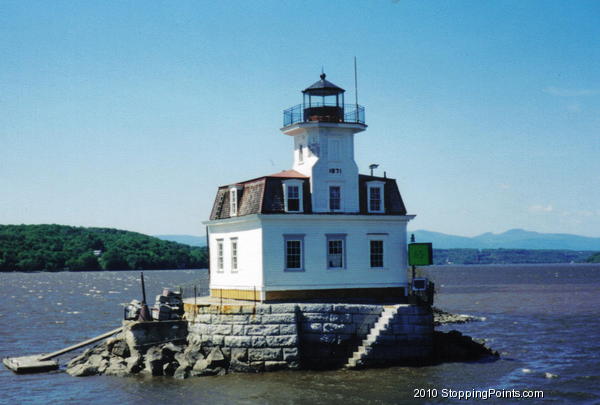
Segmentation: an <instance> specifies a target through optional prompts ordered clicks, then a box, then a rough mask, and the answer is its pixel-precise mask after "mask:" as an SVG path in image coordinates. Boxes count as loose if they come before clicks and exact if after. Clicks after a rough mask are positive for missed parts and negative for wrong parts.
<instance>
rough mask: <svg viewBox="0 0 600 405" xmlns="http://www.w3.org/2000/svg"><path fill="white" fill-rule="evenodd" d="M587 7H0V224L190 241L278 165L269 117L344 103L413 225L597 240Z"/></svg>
mask: <svg viewBox="0 0 600 405" xmlns="http://www.w3.org/2000/svg"><path fill="white" fill-rule="evenodd" d="M598 21H600V2H598V1H570V2H567V1H550V0H544V1H534V0H531V1H520V0H517V1H508V0H506V1H489V2H481V1H427V0H425V1H416V0H413V1H405V0H400V1H379V0H373V1H328V2H316V1H295V2H292V1H290V2H281V1H252V2H246V1H239V2H196V1H189V2H186V1H176V2H175V1H164V2H160V1H156V2H142V1H105V2H81V1H52V2H48V1H40V2H35V1H27V2H22V1H6V0H2V1H0V111H1V113H0V223H3V224H18V223H60V224H70V225H81V226H106V227H116V228H121V229H128V230H134V231H139V232H143V233H148V234H169V233H170V234H178V233H188V234H197V235H199V234H203V232H204V229H203V226H202V224H201V222H202V221H203V220H206V219H207V217H208V215H209V212H210V209H211V207H212V201H213V197H214V194H215V191H216V188H217V187H218V186H219V185H222V184H228V183H232V182H236V181H241V180H244V179H249V178H253V177H258V176H261V175H265V174H270V173H274V172H277V171H280V170H283V169H288V168H289V167H290V166H291V163H292V156H291V149H292V141H291V139H289V137H286V136H285V135H282V134H281V133H280V132H279V127H280V126H281V122H282V110H283V109H285V108H287V107H289V106H292V105H295V104H297V103H299V102H300V101H301V94H300V90H301V89H303V88H305V87H306V86H308V85H310V84H311V83H312V82H314V81H315V80H317V79H318V75H319V73H320V71H321V66H324V67H325V71H326V73H327V75H328V79H330V80H331V81H332V82H334V83H336V84H338V85H339V86H341V87H344V88H346V89H347V90H348V92H347V97H348V98H349V99H353V97H354V92H353V57H354V56H356V57H357V58H358V65H359V103H360V104H363V105H365V107H366V117H367V123H368V125H369V128H368V130H367V131H366V132H363V133H361V134H358V135H357V139H356V158H357V163H358V165H359V168H360V169H361V171H362V172H367V171H368V169H367V168H368V165H369V164H370V163H378V164H380V169H379V173H380V174H382V172H383V170H385V171H386V172H387V175H388V176H389V177H394V178H396V179H397V181H398V184H399V185H400V189H401V192H402V195H403V198H404V200H405V203H406V205H407V207H408V210H409V212H410V213H413V214H417V218H416V219H415V220H414V221H413V223H411V228H412V229H428V230H433V231H439V232H445V233H452V234H458V235H466V236H471V235H476V234H479V233H483V232H487V231H492V232H502V231H505V230H507V229H511V228H516V227H519V228H525V229H529V230H534V231H539V232H564V233H576V234H581V235H587V236H600V42H599V38H600V24H598Z"/></svg>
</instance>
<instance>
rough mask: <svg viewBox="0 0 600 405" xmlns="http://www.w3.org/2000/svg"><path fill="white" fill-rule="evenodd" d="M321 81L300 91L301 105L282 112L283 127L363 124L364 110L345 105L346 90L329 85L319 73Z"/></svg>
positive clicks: (323, 74)
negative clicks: (312, 124)
mask: <svg viewBox="0 0 600 405" xmlns="http://www.w3.org/2000/svg"><path fill="white" fill-rule="evenodd" d="M320 77H321V80H318V81H316V82H314V83H313V84H312V85H310V86H309V87H307V88H306V89H304V90H302V95H303V99H302V104H301V105H297V106H294V107H290V108H288V109H287V110H285V111H284V112H283V125H284V126H288V125H292V124H295V123H298V122H336V123H355V124H363V125H364V123H365V117H364V115H365V110H364V108H363V107H361V106H359V105H358V104H352V105H345V104H344V93H345V91H346V90H344V89H342V88H341V87H339V86H336V85H335V84H333V83H331V82H330V81H329V80H326V79H325V78H326V77H327V75H326V74H325V73H321V76H320Z"/></svg>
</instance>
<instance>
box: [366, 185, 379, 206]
mask: <svg viewBox="0 0 600 405" xmlns="http://www.w3.org/2000/svg"><path fill="white" fill-rule="evenodd" d="M369 211H381V189H380V188H379V187H369Z"/></svg>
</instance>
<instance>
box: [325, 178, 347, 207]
mask: <svg viewBox="0 0 600 405" xmlns="http://www.w3.org/2000/svg"><path fill="white" fill-rule="evenodd" d="M331 187H338V188H339V189H340V205H339V208H337V209H332V208H331ZM327 208H328V209H329V211H330V212H340V211H343V209H344V194H343V187H342V185H341V184H329V185H328V186H327Z"/></svg>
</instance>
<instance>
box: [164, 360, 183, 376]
mask: <svg viewBox="0 0 600 405" xmlns="http://www.w3.org/2000/svg"><path fill="white" fill-rule="evenodd" d="M178 368H179V363H177V362H176V361H172V362H170V363H165V364H164V365H163V374H164V375H168V376H172V375H174V374H175V371H176V370H177V369H178Z"/></svg>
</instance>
